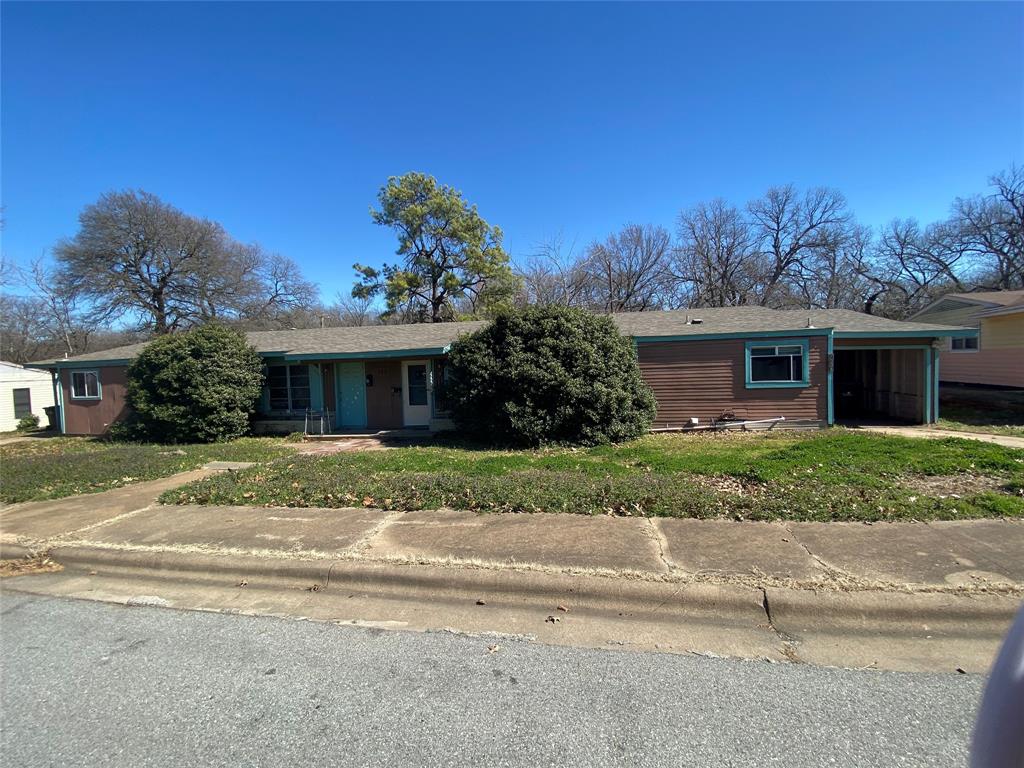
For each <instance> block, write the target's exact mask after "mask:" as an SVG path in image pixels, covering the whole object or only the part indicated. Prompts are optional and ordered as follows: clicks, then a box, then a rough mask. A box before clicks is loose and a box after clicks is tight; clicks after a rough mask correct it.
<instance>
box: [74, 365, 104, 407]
mask: <svg viewBox="0 0 1024 768" xmlns="http://www.w3.org/2000/svg"><path fill="white" fill-rule="evenodd" d="M76 373H80V374H82V375H83V376H84V375H86V374H89V373H91V374H93V375H94V376H95V377H96V394H95V395H76V394H75V374H76ZM68 391H69V392H70V393H71V399H72V400H102V399H103V382H101V381H100V372H99V370H98V369H95V368H88V369H86V370H84V371H83V370H72V371H71V380H70V381H69V383H68ZM86 391H88V387H86Z"/></svg>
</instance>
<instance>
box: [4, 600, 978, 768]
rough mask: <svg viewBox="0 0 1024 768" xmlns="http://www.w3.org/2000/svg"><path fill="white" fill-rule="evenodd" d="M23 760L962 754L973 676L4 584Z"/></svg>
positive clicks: (405, 762) (894, 760)
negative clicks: (175, 604) (531, 638)
mask: <svg viewBox="0 0 1024 768" xmlns="http://www.w3.org/2000/svg"><path fill="white" fill-rule="evenodd" d="M0 660H2V665H0V673H2V681H0V687H2V691H0V707H2V708H0V717H2V722H0V730H2V743H0V745H2V750H3V752H2V755H0V757H2V763H3V764H4V765H5V766H7V767H8V768H14V767H16V766H43V765H53V766H137V767H141V766H172V765H188V766H207V765H210V766H212V765H217V766H220V765H232V766H241V765H253V766H278V765H281V766H286V765H287V766H293V765H296V766H297V765H314V764H316V765H342V766H347V765H352V766H356V765H358V766H364V765H394V766H415V765H424V766H426V765H430V766H441V765H474V766H548V765H550V766H576V765H578V766H610V765H635V766H766V765H780V766H782V765H784V766H830V765H837V766H930V767H932V768H934V767H936V766H962V765H964V764H965V761H966V755H967V745H968V741H969V737H970V729H971V724H972V722H973V717H974V711H975V707H976V706H977V702H978V699H979V698H980V695H981V689H982V685H983V678H982V677H980V676H974V675H950V674H948V673H942V674H938V673H936V674H925V673H913V674H912V673H897V672H878V671H872V670H839V669H828V668H817V667H810V666H803V665H792V664H768V663H765V662H756V661H733V660H727V659H717V658H703V657H692V656H677V655H669V654H657V653H637V652H627V651H600V650H588V649H582V648H567V647H552V646H543V645H538V644H536V643H530V642H527V641H523V640H515V639H507V638H494V637H467V636H463V635H456V634H450V633H443V632H439V633H414V632H405V631H392V630H385V629H371V628H361V627H351V626H336V625H332V624H323V623H315V622H309V621H297V620H291V619H278V618H271V617H250V616H239V615H225V614H214V613H202V612H184V611H177V610H171V609H166V608H152V607H125V606H119V605H112V604H105V603H93V602H87V601H74V600H65V599H60V598H52V597H38V596H31V595H23V594H19V593H17V592H13V591H11V590H10V589H7V590H5V592H4V593H3V594H2V595H0Z"/></svg>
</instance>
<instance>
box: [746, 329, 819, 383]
mask: <svg viewBox="0 0 1024 768" xmlns="http://www.w3.org/2000/svg"><path fill="white" fill-rule="evenodd" d="M746 349H747V360H746V368H747V370H746V375H747V376H746V378H747V386H748V387H805V386H807V385H808V383H809V382H808V360H807V350H808V343H807V342H806V341H803V340H800V341H794V342H786V343H779V344H764V343H762V342H748V343H747V345H746Z"/></svg>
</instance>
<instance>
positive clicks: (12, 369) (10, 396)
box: [0, 360, 53, 432]
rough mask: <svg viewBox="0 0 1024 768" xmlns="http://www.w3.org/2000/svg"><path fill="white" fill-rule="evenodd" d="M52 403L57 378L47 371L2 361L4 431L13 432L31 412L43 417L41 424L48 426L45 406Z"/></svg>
mask: <svg viewBox="0 0 1024 768" xmlns="http://www.w3.org/2000/svg"><path fill="white" fill-rule="evenodd" d="M51 405H53V378H52V377H51V376H50V374H49V373H48V372H47V371H38V370H35V369H34V368H25V367H24V366H21V365H18V364H17V363H6V362H4V361H2V360H0V432H10V431H11V430H12V429H14V428H15V427H16V426H18V422H19V421H20V420H21V418H22V417H23V416H27V415H29V414H30V413H34V414H35V415H36V416H38V417H39V426H41V427H45V426H47V424H48V422H47V419H46V414H45V413H44V412H43V409H44V408H47V407H49V406H51Z"/></svg>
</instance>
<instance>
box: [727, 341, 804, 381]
mask: <svg viewBox="0 0 1024 768" xmlns="http://www.w3.org/2000/svg"><path fill="white" fill-rule="evenodd" d="M796 346H799V347H800V348H801V378H800V380H799V381H796V380H778V381H754V379H753V378H752V376H751V374H752V372H753V371H752V366H751V362H750V359H751V354H750V353H751V350H752V349H755V348H761V347H773V348H775V350H776V352H778V348H779V347H796ZM810 352H811V340H810V339H808V338H803V339H763V340H760V341H748V342H746V343H745V344H744V348H743V357H744V384H745V386H746V388H747V389H787V388H794V387H801V388H802V387H809V386H810V385H811V354H810ZM771 357H793V355H778V354H776V355H772V356H771Z"/></svg>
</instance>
